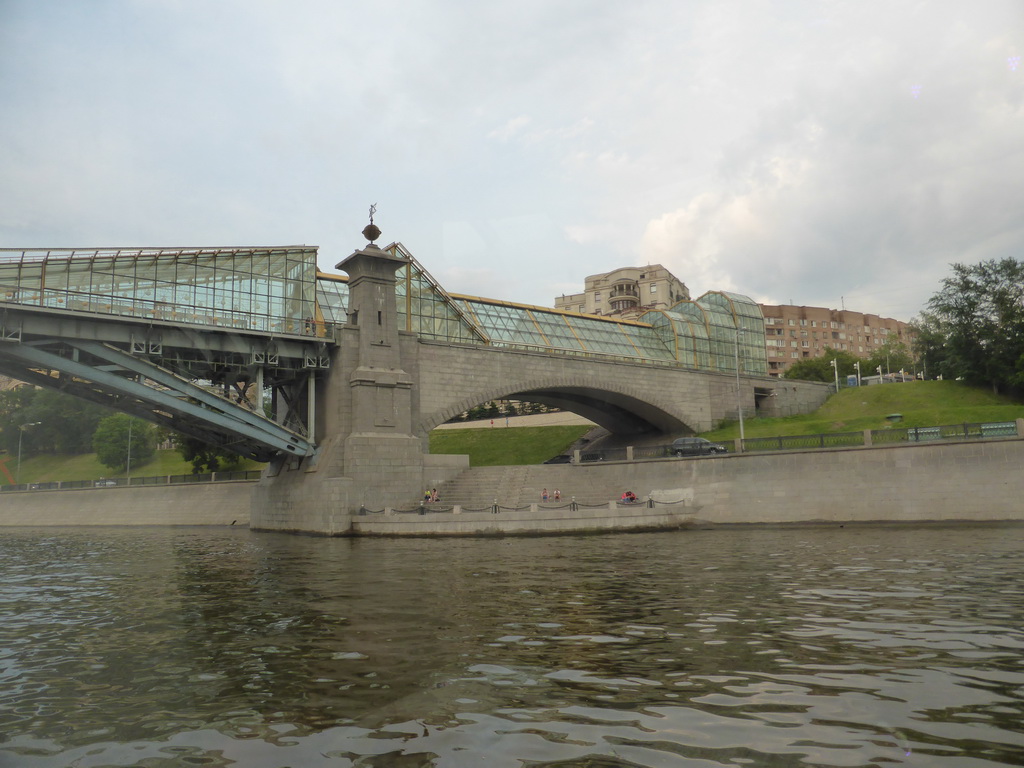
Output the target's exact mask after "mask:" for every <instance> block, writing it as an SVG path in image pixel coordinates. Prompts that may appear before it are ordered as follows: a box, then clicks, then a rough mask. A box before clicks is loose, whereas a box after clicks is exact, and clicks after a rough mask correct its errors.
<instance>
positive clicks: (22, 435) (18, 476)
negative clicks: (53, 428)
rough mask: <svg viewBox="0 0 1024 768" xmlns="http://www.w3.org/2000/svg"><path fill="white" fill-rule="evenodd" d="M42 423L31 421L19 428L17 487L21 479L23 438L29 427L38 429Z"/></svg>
mask: <svg viewBox="0 0 1024 768" xmlns="http://www.w3.org/2000/svg"><path fill="white" fill-rule="evenodd" d="M42 423H43V422H41V421H30V422H29V423H28V424H22V425H21V426H19V427H18V468H17V469H16V470H14V484H15V485H18V481H19V480H20V479H21V438H22V437H24V436H25V430H26V429H27V428H28V427H38V426H39V425H40V424H42Z"/></svg>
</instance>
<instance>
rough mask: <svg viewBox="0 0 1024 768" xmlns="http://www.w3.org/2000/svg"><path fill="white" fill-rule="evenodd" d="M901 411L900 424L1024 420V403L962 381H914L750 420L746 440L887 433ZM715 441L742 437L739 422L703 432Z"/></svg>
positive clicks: (848, 392)
mask: <svg viewBox="0 0 1024 768" xmlns="http://www.w3.org/2000/svg"><path fill="white" fill-rule="evenodd" d="M892 413H900V414H902V415H903V420H902V421H901V422H900V424H899V425H900V426H905V427H932V426H942V425H946V424H963V423H965V422H967V423H977V422H987V421H1013V420H1014V419H1018V418H1024V404H1021V403H1019V402H1016V401H1014V400H1012V399H1010V398H1007V397H1002V396H999V395H994V394H992V393H991V392H990V391H989V390H986V389H979V388H977V387H969V386H967V385H966V384H963V383H961V382H958V381H915V382H908V383H906V384H879V385H874V386H870V387H851V388H849V389H843V390H841V391H840V392H839V394H837V395H833V396H832V397H830V398H829V399H828V400H827V401H826V402H825V404H824V405H823V406H822V407H821V408H819V409H818V410H817V411H815V412H814V413H810V414H807V415H804V416H789V417H785V418H778V419H760V418H755V419H745V420H744V423H743V431H744V435H745V436H746V437H777V436H779V435H814V434H819V433H822V432H856V431H860V430H864V429H885V428H886V427H891V426H892V423H891V422H889V421H888V420H887V419H886V416H888V415H889V414H892ZM704 436H705V437H707V438H709V439H711V440H731V439H733V438H737V437H739V436H740V430H739V424H738V423H736V422H730V423H729V424H724V425H722V427H721V428H720V429H716V430H714V431H712V432H707V433H705V434H704Z"/></svg>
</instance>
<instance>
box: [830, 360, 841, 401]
mask: <svg viewBox="0 0 1024 768" xmlns="http://www.w3.org/2000/svg"><path fill="white" fill-rule="evenodd" d="M828 362H829V365H831V366H832V372H833V373H834V374H835V376H836V393H837V394H838V392H839V366H838V365H837V364H836V359H835V358H834V357H833V358H832V359H831V360H829V361H828Z"/></svg>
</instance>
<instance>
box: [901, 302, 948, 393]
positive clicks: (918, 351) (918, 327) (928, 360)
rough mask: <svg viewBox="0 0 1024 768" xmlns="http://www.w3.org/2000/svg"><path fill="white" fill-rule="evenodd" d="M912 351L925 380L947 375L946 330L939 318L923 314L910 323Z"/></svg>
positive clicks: (926, 313)
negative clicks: (945, 371)
mask: <svg viewBox="0 0 1024 768" xmlns="http://www.w3.org/2000/svg"><path fill="white" fill-rule="evenodd" d="M910 330H911V339H912V341H911V349H912V351H913V354H914V359H915V360H916V362H917V364H918V367H919V368H920V369H921V372H922V373H923V374H924V376H925V378H927V377H929V376H930V377H933V378H934V377H935V376H938V375H945V374H944V369H945V367H946V335H947V332H946V329H945V324H944V323H943V322H942V320H940V319H939V317H938V316H937V315H935V314H933V313H931V312H922V313H921V314H920V316H919V317H916V318H914V319H913V320H912V321H911V322H910Z"/></svg>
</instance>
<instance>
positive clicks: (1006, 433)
mask: <svg viewBox="0 0 1024 768" xmlns="http://www.w3.org/2000/svg"><path fill="white" fill-rule="evenodd" d="M1005 437H1024V435H1021V434H1019V433H1018V431H1017V422H1015V421H995V422H978V423H965V424H946V425H942V426H937V427H898V428H892V427H889V428H886V429H872V430H868V431H861V432H825V433H820V434H814V435H782V436H779V437H754V438H747V439H746V440H743V441H742V445H741V452H742V453H756V452H758V451H800V450H803V451H807V450H824V449H827V448H857V447H862V446H865V445H872V446H874V445H896V444H901V443H905V444H912V443H928V442H933V441H935V440H987V439H990V438H1005ZM737 442H739V441H737ZM727 445H728V443H727ZM630 452H632V460H633V461H638V460H645V459H660V458H664V457H667V456H672V455H673V453H672V446H671V445H651V446H642V447H634V448H609V449H607V450H595V451H584V452H581V453H580V458H579V461H580V463H581V464H585V463H589V462H595V461H628V460H629V456H630ZM712 455H721V454H712ZM690 458H698V457H690Z"/></svg>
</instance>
